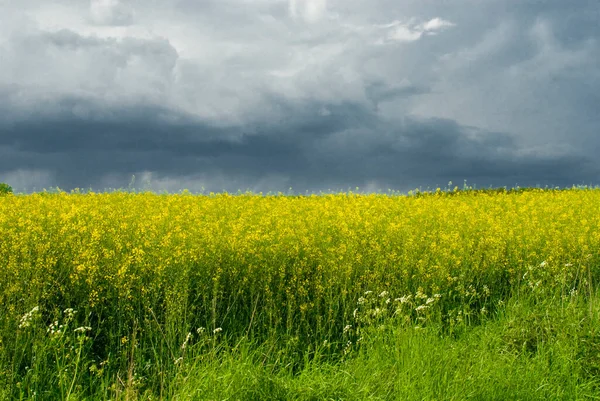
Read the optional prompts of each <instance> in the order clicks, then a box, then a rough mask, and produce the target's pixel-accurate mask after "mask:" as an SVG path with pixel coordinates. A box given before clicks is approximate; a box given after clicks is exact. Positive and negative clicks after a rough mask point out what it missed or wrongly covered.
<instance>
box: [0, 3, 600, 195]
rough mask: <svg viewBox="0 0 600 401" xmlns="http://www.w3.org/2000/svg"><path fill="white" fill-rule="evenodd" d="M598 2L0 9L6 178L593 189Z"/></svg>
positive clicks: (307, 187)
mask: <svg viewBox="0 0 600 401" xmlns="http://www.w3.org/2000/svg"><path fill="white" fill-rule="evenodd" d="M599 111H600V2H598V0H143V1H142V0H91V1H88V0H53V1H45V0H0V182H8V183H9V184H10V185H12V186H13V188H14V189H15V191H23V192H30V191H33V190H41V189H42V188H44V187H45V188H50V187H57V186H58V187H60V188H61V189H64V190H67V191H68V190H71V189H73V188H77V187H79V188H89V187H91V188H93V189H94V190H98V191H101V190H104V189H108V188H119V187H127V186H128V184H129V183H130V181H131V178H132V175H135V176H136V183H135V186H136V187H138V186H140V187H141V186H142V185H145V186H146V187H147V188H149V189H153V190H156V191H162V190H167V191H172V192H178V191H180V190H182V189H184V188H187V189H189V190H191V191H200V190H201V188H204V189H205V191H214V192H221V191H223V190H225V191H229V192H235V191H237V190H238V189H239V190H242V191H245V190H251V191H254V192H259V191H263V192H268V191H282V192H287V191H288V189H289V188H290V187H291V188H293V192H295V193H298V192H300V193H305V192H306V191H309V192H319V191H328V190H329V189H331V190H332V191H338V190H342V191H346V190H348V189H352V190H355V188H356V187H359V189H360V191H361V192H362V191H366V192H378V191H381V192H385V191H387V190H388V189H393V190H400V191H408V190H409V189H413V188H416V187H422V188H423V189H426V188H427V187H432V188H435V187H436V186H442V187H445V186H447V184H448V182H449V181H452V182H453V183H454V184H455V185H456V184H458V185H459V186H462V185H463V181H464V180H467V183H468V184H472V185H476V186H477V187H488V186H504V185H506V186H510V187H512V186H515V185H520V186H535V185H541V186H545V185H552V186H571V185H577V184H594V185H596V184H600V157H598V155H600V112H599Z"/></svg>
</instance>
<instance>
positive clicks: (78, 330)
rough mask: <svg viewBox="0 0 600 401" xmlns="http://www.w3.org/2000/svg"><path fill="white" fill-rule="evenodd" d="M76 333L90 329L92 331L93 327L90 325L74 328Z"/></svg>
mask: <svg viewBox="0 0 600 401" xmlns="http://www.w3.org/2000/svg"><path fill="white" fill-rule="evenodd" d="M73 331H74V332H75V333H85V332H88V331H92V328H91V327H89V326H82V327H78V328H76V329H75V330H73Z"/></svg>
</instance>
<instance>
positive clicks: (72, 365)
mask: <svg viewBox="0 0 600 401" xmlns="http://www.w3.org/2000/svg"><path fill="white" fill-rule="evenodd" d="M599 282H600V190H597V189H575V188H574V189H569V190H558V189H545V190H544V189H521V190H512V191H506V190H483V191H476V190H458V189H454V190H449V191H436V192H432V193H420V192H416V193H411V194H410V195H409V196H386V195H375V194H372V195H364V194H353V193H343V194H328V195H323V196H316V195H313V196H259V195H253V194H241V195H238V196H232V195H229V194H211V195H209V196H198V195H192V194H190V193H187V192H184V193H181V194H170V195H169V194H163V195H159V194H153V193H130V192H122V191H121V192H113V193H93V192H89V193H85V194H83V193H70V194H67V193H64V192H59V193H37V194H32V195H12V194H8V195H4V196H0V399H6V400H17V399H37V400H105V399H112V400H159V399H160V400H162V399H165V400H167V399H168V400H171V399H172V400H226V399H227V400H260V399H265V400H270V399H281V400H287V399H296V400H321V399H323V400H326V399H330V400H334V399H335V400H337V399H340V400H342V399H343V400H367V399H371V400H393V399H397V400H462V399H476V400H507V399H513V400H517V399H521V400H530V399H539V400H555V399H556V400H558V399H560V400H574V399H582V400H584V399H600V379H599V377H600V296H599V293H598V288H599V287H598V283H599Z"/></svg>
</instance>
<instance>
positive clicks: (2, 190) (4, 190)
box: [0, 182, 13, 195]
mask: <svg viewBox="0 0 600 401" xmlns="http://www.w3.org/2000/svg"><path fill="white" fill-rule="evenodd" d="M12 192H13V189H12V187H11V186H10V185H8V184H5V183H3V182H0V195H6V194H12Z"/></svg>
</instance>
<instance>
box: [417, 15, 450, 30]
mask: <svg viewBox="0 0 600 401" xmlns="http://www.w3.org/2000/svg"><path fill="white" fill-rule="evenodd" d="M454 25H455V24H453V23H452V22H450V21H446V20H443V19H441V18H438V17H436V18H433V19H431V20H429V21H427V22H425V23H424V24H423V25H422V29H423V31H427V32H435V31H439V30H442V29H444V28H449V27H452V26H454Z"/></svg>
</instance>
